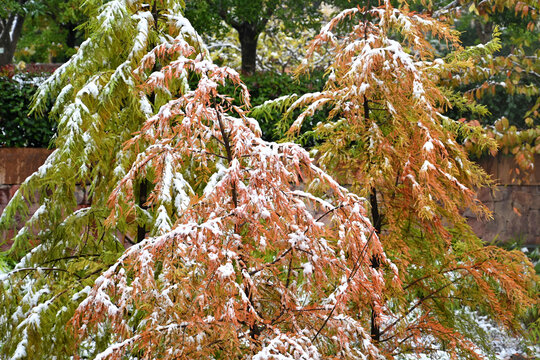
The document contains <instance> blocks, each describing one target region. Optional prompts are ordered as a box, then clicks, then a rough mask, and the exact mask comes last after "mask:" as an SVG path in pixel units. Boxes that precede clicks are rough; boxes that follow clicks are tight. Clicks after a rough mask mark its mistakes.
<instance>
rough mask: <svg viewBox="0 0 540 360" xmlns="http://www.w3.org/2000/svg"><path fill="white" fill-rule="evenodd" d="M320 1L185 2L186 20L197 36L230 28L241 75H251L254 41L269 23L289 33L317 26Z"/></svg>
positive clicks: (255, 49) (346, 2) (212, 0)
mask: <svg viewBox="0 0 540 360" xmlns="http://www.w3.org/2000/svg"><path fill="white" fill-rule="evenodd" d="M322 3H323V2H322V1H319V0H316V1H312V0H310V1H306V0H302V1H297V0H293V1H278V0H255V1H247V0H225V1H222V0H219V1H217V0H204V1H188V2H186V17H187V18H188V19H190V20H191V21H192V23H193V26H194V27H195V29H197V30H198V31H199V32H200V33H208V32H211V33H220V32H224V31H226V27H224V26H223V23H222V22H224V23H225V24H226V25H227V26H230V27H232V28H233V29H235V30H236V32H237V33H238V40H239V41H240V49H241V56H242V73H243V74H253V73H254V72H255V70H256V62H257V42H258V39H259V36H260V34H261V33H262V32H264V31H265V29H267V26H268V24H269V21H270V20H272V19H274V20H279V21H283V23H284V28H285V29H287V31H289V32H295V30H298V29H305V28H313V27H318V26H319V25H320V19H321V14H320V13H319V8H320V6H321V4H322ZM332 5H333V6H342V7H345V6H351V5H354V2H349V1H345V0H343V1H341V0H340V1H333V2H332Z"/></svg>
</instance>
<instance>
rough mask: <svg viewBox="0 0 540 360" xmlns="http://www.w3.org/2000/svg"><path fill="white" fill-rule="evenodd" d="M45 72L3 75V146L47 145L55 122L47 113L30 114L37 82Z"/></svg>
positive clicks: (0, 116)
mask: <svg viewBox="0 0 540 360" xmlns="http://www.w3.org/2000/svg"><path fill="white" fill-rule="evenodd" d="M44 76H46V74H25V73H20V74H17V75H16V76H15V77H13V78H10V77H7V76H1V77H0V99H2V101H1V102H0V147H48V146H49V144H50V141H51V138H52V136H53V135H54V134H55V131H56V124H55V123H54V121H52V120H50V119H49V117H48V114H47V113H45V114H39V115H38V114H36V113H33V114H29V111H30V104H31V103H32V97H33V96H34V94H35V92H36V90H37V85H36V83H38V82H40V81H42V79H43V77H44Z"/></svg>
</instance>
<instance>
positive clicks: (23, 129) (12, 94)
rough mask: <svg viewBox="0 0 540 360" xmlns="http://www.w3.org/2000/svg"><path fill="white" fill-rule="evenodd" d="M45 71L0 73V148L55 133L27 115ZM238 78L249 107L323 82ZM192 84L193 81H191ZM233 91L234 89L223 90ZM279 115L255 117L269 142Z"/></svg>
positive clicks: (319, 78)
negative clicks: (241, 81) (245, 90)
mask: <svg viewBox="0 0 540 360" xmlns="http://www.w3.org/2000/svg"><path fill="white" fill-rule="evenodd" d="M44 76H48V74H29V73H18V74H15V75H13V74H5V73H4V74H3V75H2V74H0V99H2V100H1V101H0V147H48V146H49V145H50V142H51V139H52V137H53V136H54V134H55V132H56V124H55V122H54V121H51V120H50V119H49V118H48V114H43V116H39V115H37V114H35V113H33V114H30V115H29V114H28V112H29V110H30V104H31V102H32V96H33V95H34V93H35V92H36V89H37V85H38V84H39V82H40V81H41V80H43V77H44ZM242 80H243V81H244V83H245V84H246V86H247V87H248V89H249V91H250V94H251V104H252V106H257V105H260V104H262V103H264V102H265V101H267V100H273V99H276V98H278V97H280V96H284V95H289V94H293V93H296V94H299V95H301V94H304V93H307V92H314V91H320V90H321V89H322V87H323V85H324V79H323V74H322V73H314V74H311V75H310V76H301V77H299V78H298V79H296V78H294V76H292V75H288V74H274V73H270V72H264V73H257V74H255V75H251V76H243V77H242ZM193 85H195V84H193ZM225 91H227V92H229V93H231V94H232V93H235V89H234V88H232V87H231V88H230V89H226V90H225ZM282 116H283V114H282V113H280V112H278V111H275V112H273V113H272V114H271V116H267V117H265V118H260V119H257V120H259V123H260V126H261V130H262V131H263V137H264V138H265V139H266V140H269V141H277V140H279V139H281V138H283V135H284V133H283V130H281V129H283V128H287V125H286V124H284V125H283V126H281V127H280V126H278V122H279V121H281V119H282ZM324 116H325V115H324V114H317V115H316V117H315V118H313V119H309V120H308V121H306V122H305V124H304V127H303V129H302V130H303V132H309V130H311V129H312V128H313V126H314V125H315V124H316V123H317V122H319V121H321V120H323V118H324ZM313 141H314V140H313V139H311V138H309V137H308V140H307V143H306V144H305V145H308V146H309V145H312V142H313Z"/></svg>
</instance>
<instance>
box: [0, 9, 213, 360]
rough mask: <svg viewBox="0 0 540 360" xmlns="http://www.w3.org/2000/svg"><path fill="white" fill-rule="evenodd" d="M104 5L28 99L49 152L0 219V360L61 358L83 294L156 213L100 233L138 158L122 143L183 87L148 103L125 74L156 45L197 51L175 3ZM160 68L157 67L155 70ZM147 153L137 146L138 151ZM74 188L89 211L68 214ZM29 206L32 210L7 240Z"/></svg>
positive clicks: (150, 227) (134, 78)
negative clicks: (0, 250)
mask: <svg viewBox="0 0 540 360" xmlns="http://www.w3.org/2000/svg"><path fill="white" fill-rule="evenodd" d="M103 3H104V2H103V1H88V2H87V5H88V15H89V19H90V21H89V23H88V24H87V27H86V30H87V32H88V33H89V34H90V35H89V38H88V39H87V40H86V41H85V42H84V43H83V44H82V45H81V47H80V49H79V51H78V53H77V54H76V55H75V56H73V57H72V58H71V59H70V60H69V61H68V62H67V63H66V64H64V65H63V66H62V67H60V68H59V69H58V70H57V71H56V72H55V73H54V74H53V75H52V76H51V77H50V78H49V79H48V80H47V81H46V82H45V83H44V84H43V85H42V86H41V87H40V89H39V93H38V95H37V98H36V110H35V111H40V110H41V109H43V107H44V106H45V104H46V102H47V100H48V99H50V98H52V99H55V104H54V107H53V109H52V116H53V117H54V118H55V119H57V120H58V136H57V138H56V140H55V147H56V150H55V151H54V152H53V153H52V155H51V156H50V157H49V158H48V159H47V161H46V162H45V164H44V165H43V166H42V167H40V169H39V170H38V171H37V172H36V173H34V174H33V175H32V176H30V177H29V178H28V179H26V181H25V182H24V183H23V184H22V185H21V187H20V189H19V190H18V191H17V193H16V194H15V195H14V197H13V198H12V200H11V201H10V203H9V204H8V206H7V207H6V208H5V209H4V211H3V213H2V216H1V217H0V230H2V233H1V235H0V236H1V238H0V239H1V240H2V242H3V243H6V242H9V243H11V244H12V245H11V249H10V250H9V252H8V254H7V255H8V256H9V257H11V259H12V260H14V261H17V262H18V264H17V266H16V267H15V269H14V270H13V271H11V272H10V273H8V274H5V275H2V286H0V304H1V306H0V354H2V355H0V357H2V358H10V359H24V358H28V357H31V358H33V359H39V358H44V359H50V358H52V357H53V356H56V357H57V358H62V357H63V356H65V355H66V354H68V353H69V351H71V344H72V343H73V337H72V336H71V335H70V334H69V332H66V329H65V324H66V323H67V321H68V320H69V319H70V318H71V316H72V314H73V311H74V309H75V307H76V306H77V304H78V302H80V301H81V300H82V299H83V298H84V297H85V294H86V293H87V291H86V290H85V288H86V286H89V285H91V284H92V283H93V280H94V279H95V278H96V277H97V276H98V275H99V274H100V273H101V272H103V271H104V270H105V269H107V268H108V267H109V266H110V265H111V264H112V263H113V262H114V260H115V259H116V258H117V257H118V256H119V255H120V254H121V253H122V252H123V250H124V245H125V244H129V243H130V242H136V241H137V233H142V235H143V236H144V235H145V233H147V232H150V233H152V232H154V233H155V232H156V231H157V230H155V228H156V226H157V224H156V222H157V221H158V220H159V219H160V218H159V214H160V213H159V212H158V211H157V210H158V209H145V208H144V206H140V205H137V206H136V208H135V211H134V214H132V215H131V216H130V217H129V218H128V217H123V218H122V221H118V222H117V223H115V224H108V225H107V226H106V225H105V220H106V218H107V216H108V213H109V210H108V209H109V208H108V205H107V202H108V198H109V195H110V193H111V191H112V190H113V189H114V188H115V187H116V186H117V184H118V182H119V181H120V180H121V179H122V177H123V176H124V175H125V173H126V171H128V169H129V168H130V164H131V163H132V162H133V161H134V160H135V159H136V157H137V155H138V152H137V151H135V150H134V149H126V150H125V151H124V150H123V143H124V142H125V141H127V140H128V139H130V138H131V137H132V133H133V132H135V131H137V130H139V129H140V126H141V125H142V124H143V123H144V121H145V120H146V119H147V118H148V117H150V116H152V115H153V114H154V113H155V112H156V110H157V109H159V107H160V106H161V105H162V104H164V103H165V102H166V101H167V100H168V99H169V98H170V97H171V96H172V93H171V91H172V92H173V91H175V90H174V89H175V87H174V86H176V88H179V87H181V86H184V85H182V84H183V82H185V79H184V80H182V79H180V78H179V79H178V80H175V81H172V83H171V87H170V91H169V90H165V89H164V90H163V91H156V92H155V93H153V94H150V95H147V94H145V93H143V92H142V91H141V90H140V89H139V87H138V86H139V85H140V84H141V83H142V82H143V81H144V78H141V76H138V75H137V74H136V73H134V70H135V69H136V68H137V67H138V66H139V64H140V62H141V60H142V58H143V57H144V56H145V55H147V54H148V52H149V50H151V49H152V48H154V47H155V46H156V45H158V44H171V45H172V44H174V43H175V41H176V40H175V39H177V38H182V39H185V40H186V41H189V42H190V43H192V44H193V46H195V47H196V48H197V49H199V50H198V51H199V52H200V51H202V50H200V46H199V44H200V41H199V39H198V36H197V34H196V33H195V32H194V31H193V29H192V27H191V26H190V25H189V22H188V21H187V20H186V19H185V18H184V17H183V16H182V12H181V11H182V1H175V0H171V1H167V0H163V1H159V0H156V1H150V2H144V1H123V0H118V1H110V2H106V3H104V4H103ZM102 4H103V5H102ZM203 54H204V52H203ZM162 65H163V64H161V63H157V64H156V69H157V68H159V67H160V66H162ZM173 83H174V85H173ZM146 146H148V144H141V145H140V149H138V151H142V150H144V148H145V147H146ZM141 184H142V185H141ZM145 184H146V182H145V181H143V180H142V179H141V181H140V182H139V183H137V184H135V185H134V186H135V187H136V188H137V190H136V194H135V196H136V197H137V199H138V200H141V201H140V203H141V204H142V203H143V201H142V199H143V198H144V197H145V196H146V195H147V194H146V193H145V192H144V191H141V188H144V186H145ZM175 184H176V183H175ZM77 186H81V187H82V188H83V189H84V191H86V193H87V196H88V198H89V202H90V206H88V207H85V208H78V207H77V201H76V196H75V195H76V190H77ZM175 186H176V185H175ZM174 189H175V190H174V191H175V194H176V193H182V189H181V188H178V189H177V188H174ZM35 201H39V204H40V207H39V209H38V210H37V211H36V212H35V213H34V214H33V215H32V216H31V217H30V218H29V219H27V221H26V222H25V225H24V227H23V228H22V229H21V230H20V231H18V232H15V235H14V236H12V235H11V234H13V229H14V227H15V224H16V223H17V222H19V221H21V218H22V219H25V218H28V206H29V204H30V203H32V202H35Z"/></svg>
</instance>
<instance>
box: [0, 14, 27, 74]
mask: <svg viewBox="0 0 540 360" xmlns="http://www.w3.org/2000/svg"><path fill="white" fill-rule="evenodd" d="M23 23H24V15H19V14H11V15H10V16H9V17H8V18H7V19H0V67H1V66H4V65H8V64H11V62H12V61H13V54H14V53H15V49H16V48H17V42H18V41H19V38H20V36H21V31H22V27H23Z"/></svg>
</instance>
